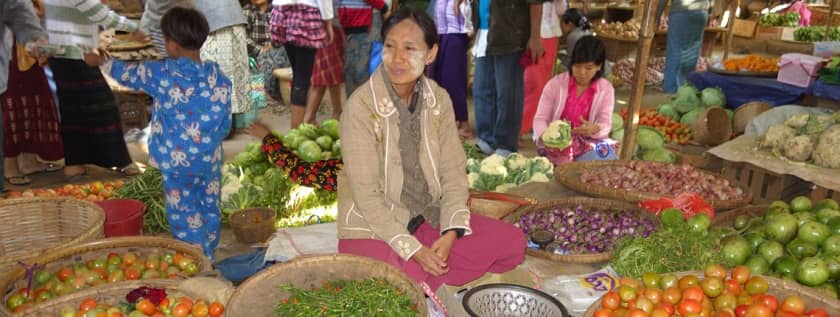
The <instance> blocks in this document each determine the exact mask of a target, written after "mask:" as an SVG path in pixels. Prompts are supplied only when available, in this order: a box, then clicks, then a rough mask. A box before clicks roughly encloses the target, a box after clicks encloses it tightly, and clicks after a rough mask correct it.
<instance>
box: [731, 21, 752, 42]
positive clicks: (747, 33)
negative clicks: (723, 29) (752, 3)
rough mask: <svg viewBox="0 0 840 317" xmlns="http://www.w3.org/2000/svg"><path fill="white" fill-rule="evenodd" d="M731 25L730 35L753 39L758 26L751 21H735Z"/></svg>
mask: <svg viewBox="0 0 840 317" xmlns="http://www.w3.org/2000/svg"><path fill="white" fill-rule="evenodd" d="M734 21H735V22H733V23H734V25H732V35H735V36H740V37H746V38H750V39H751V38H753V37H754V36H755V28H756V25H757V24H758V23H757V22H755V21H753V20H742V19H735V20H734Z"/></svg>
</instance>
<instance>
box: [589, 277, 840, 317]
mask: <svg viewBox="0 0 840 317" xmlns="http://www.w3.org/2000/svg"><path fill="white" fill-rule="evenodd" d="M674 275H676V276H677V277H682V276H685V275H696V276H697V277H700V278H701V280H702V277H703V272H700V271H690V272H677V273H674ZM762 277H764V279H765V280H767V284H769V285H770V289H769V291H768V292H767V293H768V294H771V295H774V296H776V297H777V298H778V299H779V301H782V300H784V298H785V297H787V296H791V295H799V296H800V297H802V299H804V300H805V305H806V308H807V309H814V308H824V309H825V310H826V311H828V314H829V315H830V316H836V315H837V314H840V301H838V300H837V299H834V298H829V297H828V296H826V295H823V294H822V293H820V292H819V291H817V290H814V289H812V288H810V287H807V286H803V285H800V284H798V283H796V282H793V281H787V280H783V279H779V278H775V277H770V276H762ZM598 308H601V299H600V298H599V299H598V300H596V301H595V302H594V303H592V305H589V308H587V309H586V312H584V313H583V315H582V317H593V316H595V311H596V310H598Z"/></svg>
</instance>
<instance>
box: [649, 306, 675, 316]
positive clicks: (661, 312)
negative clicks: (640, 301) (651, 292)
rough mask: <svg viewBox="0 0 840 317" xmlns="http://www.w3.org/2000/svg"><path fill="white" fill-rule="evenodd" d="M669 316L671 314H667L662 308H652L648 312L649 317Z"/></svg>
mask: <svg viewBox="0 0 840 317" xmlns="http://www.w3.org/2000/svg"><path fill="white" fill-rule="evenodd" d="M670 316H671V314H669V313H668V312H667V311H665V310H664V309H661V308H657V309H654V310H653V312H652V313H650V317H670Z"/></svg>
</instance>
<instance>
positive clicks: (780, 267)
mask: <svg viewBox="0 0 840 317" xmlns="http://www.w3.org/2000/svg"><path fill="white" fill-rule="evenodd" d="M798 266H799V260H797V259H796V258H795V257H793V256H791V255H783V256H781V257H780V258H778V259H776V260H775V261H773V271H774V272H776V273H782V274H793V273H794V272H796V267H798Z"/></svg>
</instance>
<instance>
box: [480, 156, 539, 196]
mask: <svg viewBox="0 0 840 317" xmlns="http://www.w3.org/2000/svg"><path fill="white" fill-rule="evenodd" d="M467 173H468V174H467V181H468V183H469V187H470V189H475V190H480V191H496V192H504V191H507V190H509V189H511V188H513V187H516V186H519V185H521V184H524V183H528V182H548V181H550V180H551V178H552V177H554V164H552V163H551V161H549V160H548V159H547V158H545V157H542V156H540V157H535V158H530V159H529V158H526V157H525V156H523V155H522V154H519V153H513V154H510V155H508V156H507V158H505V157H502V156H501V155H498V154H493V155H490V156H488V157H487V158H485V159H483V160H481V161H478V160H475V159H468V160H467Z"/></svg>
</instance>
